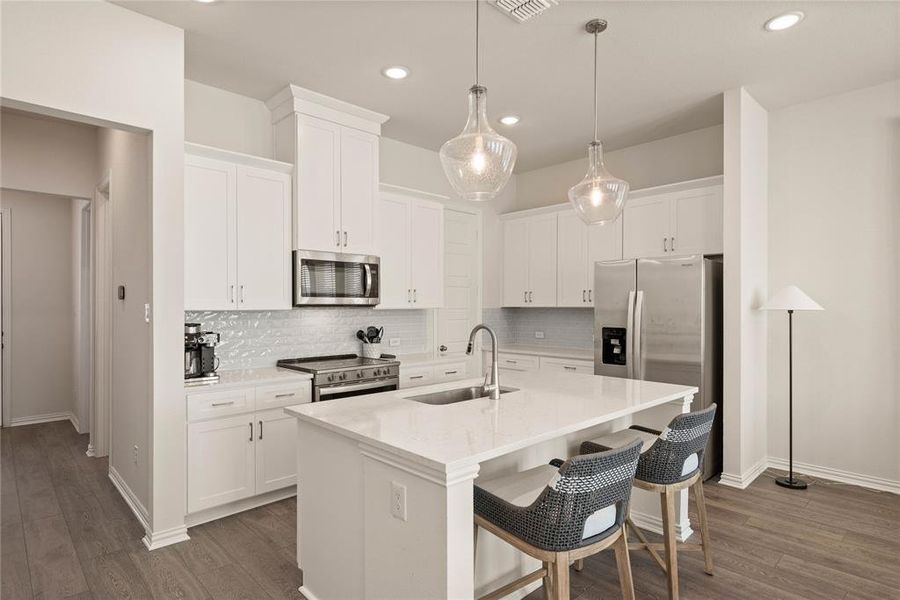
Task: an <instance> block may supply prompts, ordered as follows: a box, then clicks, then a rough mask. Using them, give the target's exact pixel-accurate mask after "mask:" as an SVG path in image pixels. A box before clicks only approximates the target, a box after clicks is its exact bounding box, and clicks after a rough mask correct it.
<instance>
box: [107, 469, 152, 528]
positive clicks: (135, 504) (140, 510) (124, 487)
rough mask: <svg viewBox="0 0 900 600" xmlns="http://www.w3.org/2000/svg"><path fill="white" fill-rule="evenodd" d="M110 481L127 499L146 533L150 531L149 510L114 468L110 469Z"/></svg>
mask: <svg viewBox="0 0 900 600" xmlns="http://www.w3.org/2000/svg"><path fill="white" fill-rule="evenodd" d="M109 480H110V481H112V484H113V485H114V486H115V488H116V489H117V490H118V491H119V494H121V495H122V498H124V499H125V503H126V504H127V505H128V508H130V509H131V512H133V513H134V516H135V517H137V520H138V521H140V522H141V526H143V528H144V531H150V516H149V513H148V512H147V509H146V508H145V507H144V505H143V504H141V501H140V500H138V497H137V495H135V493H134V492H133V491H131V488H130V487H128V484H127V483H125V480H124V479H122V476H121V475H119V472H118V471H116V470H115V468H113V467H112V466H110V467H109Z"/></svg>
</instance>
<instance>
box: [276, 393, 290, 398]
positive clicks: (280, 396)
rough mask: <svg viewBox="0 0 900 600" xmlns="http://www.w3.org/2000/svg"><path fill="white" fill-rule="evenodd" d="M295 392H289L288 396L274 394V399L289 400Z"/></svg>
mask: <svg viewBox="0 0 900 600" xmlns="http://www.w3.org/2000/svg"><path fill="white" fill-rule="evenodd" d="M294 393H295V392H291V393H290V394H275V397H276V398H290V397H291V396H293V395H294Z"/></svg>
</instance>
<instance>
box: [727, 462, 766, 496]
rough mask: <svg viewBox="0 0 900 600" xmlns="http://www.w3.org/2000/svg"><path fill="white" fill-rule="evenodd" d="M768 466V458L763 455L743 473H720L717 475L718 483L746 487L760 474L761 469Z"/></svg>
mask: <svg viewBox="0 0 900 600" xmlns="http://www.w3.org/2000/svg"><path fill="white" fill-rule="evenodd" d="M768 466H769V460H768V458H767V457H763V458H761V459H760V460H759V462H757V463H756V464H755V465H753V466H752V467H750V468H749V469H747V470H746V471H745V472H743V473H740V474H734V473H722V475H720V476H719V483H720V484H722V485H726V486H728V487H733V488H737V489H739V490H744V489H747V486H749V485H750V484H751V483H753V481H754V480H755V479H756V478H757V477H759V476H760V475H762V473H763V471H765V470H766V469H767V468H768Z"/></svg>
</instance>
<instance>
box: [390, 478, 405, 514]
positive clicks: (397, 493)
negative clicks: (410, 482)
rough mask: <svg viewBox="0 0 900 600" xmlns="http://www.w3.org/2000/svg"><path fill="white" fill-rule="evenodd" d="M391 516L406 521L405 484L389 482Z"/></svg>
mask: <svg viewBox="0 0 900 600" xmlns="http://www.w3.org/2000/svg"><path fill="white" fill-rule="evenodd" d="M391 516H393V517H395V518H397V519H400V520H401V521H406V486H405V485H402V484H399V483H397V482H396V481H392V482H391Z"/></svg>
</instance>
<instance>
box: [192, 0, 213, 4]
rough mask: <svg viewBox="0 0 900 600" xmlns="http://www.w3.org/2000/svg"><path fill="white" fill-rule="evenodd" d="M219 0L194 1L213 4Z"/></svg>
mask: <svg viewBox="0 0 900 600" xmlns="http://www.w3.org/2000/svg"><path fill="white" fill-rule="evenodd" d="M216 1H217V0H194V2H199V3H200V4H213V3H214V2H216Z"/></svg>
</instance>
